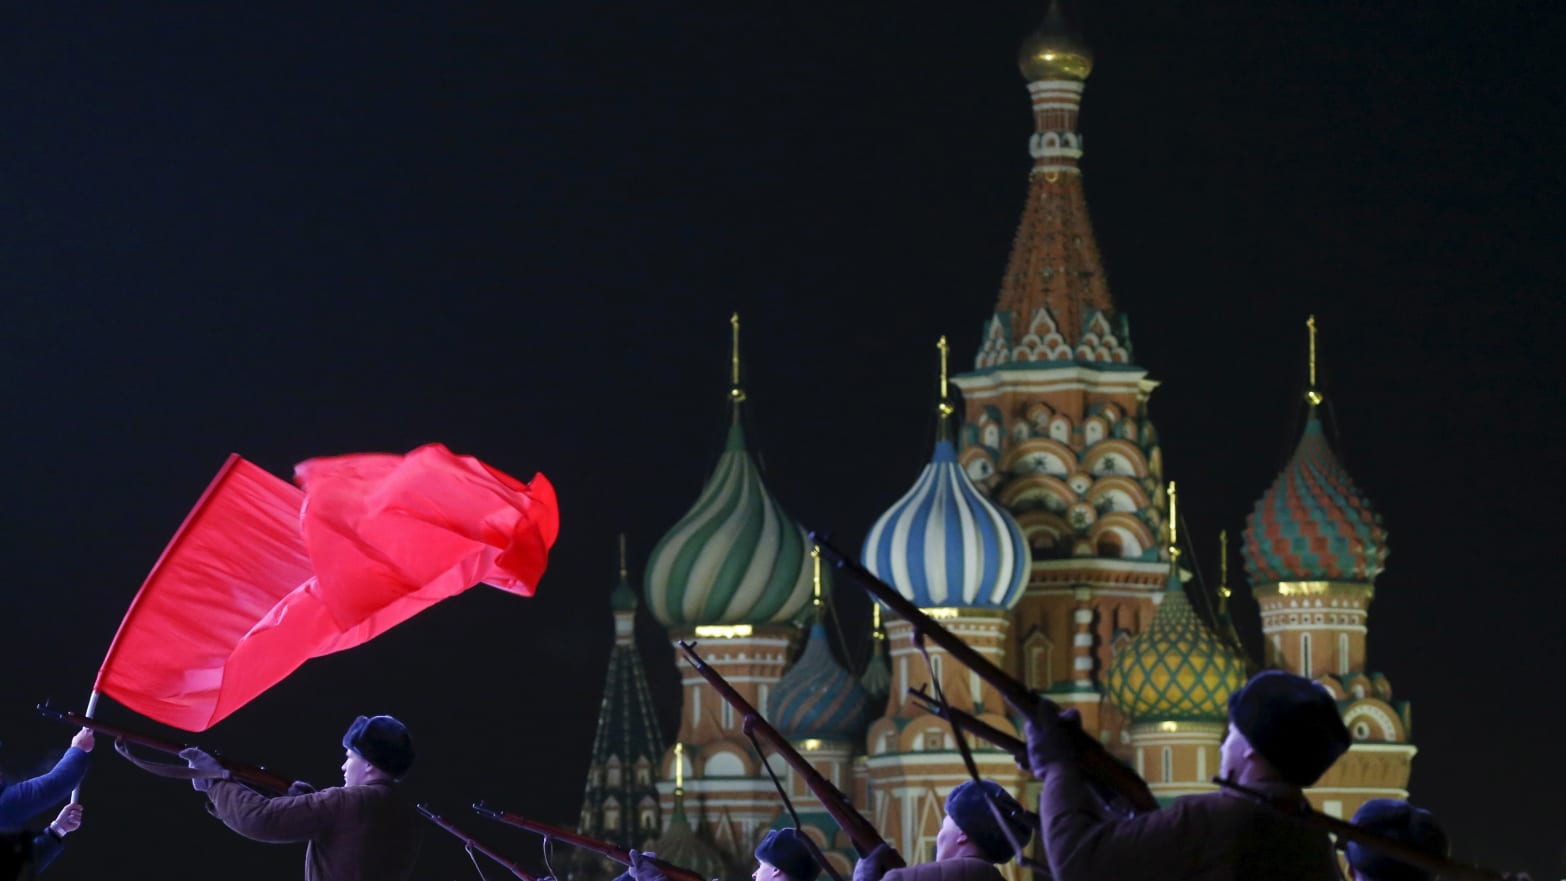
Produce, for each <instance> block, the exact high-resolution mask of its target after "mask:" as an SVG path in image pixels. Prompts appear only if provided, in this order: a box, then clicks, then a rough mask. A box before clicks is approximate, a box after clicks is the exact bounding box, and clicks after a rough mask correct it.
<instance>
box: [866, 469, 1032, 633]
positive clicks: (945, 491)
mask: <svg viewBox="0 0 1566 881" xmlns="http://www.w3.org/2000/svg"><path fill="white" fill-rule="evenodd" d="M860 557H861V562H863V563H864V566H865V568H867V569H869V570H870V571H871V572H874V573H875V574H876V575H877V576H878V577H879V578H880V579H881V580H882V581H885V582H887V583H888V584H890V585H892V586H893V587H895V588H897V590H898V592H899V593H901V594H902V595H903V596H905V597H907V598H908V599H909V600H910V601H912V602H913V603H914V604H915V605H917V606H921V607H924V608H936V607H960V608H973V609H1010V608H1011V607H1012V606H1014V605H1016V603H1017V599H1018V597H1020V596H1022V588H1023V586H1024V585H1025V584H1027V581H1028V568H1029V566H1030V565H1031V564H1032V554H1031V552H1030V551H1029V549H1028V543H1027V541H1026V540H1024V538H1023V536H1022V529H1021V528H1019V527H1018V526H1017V521H1015V520H1013V519H1011V515H1010V514H1008V513H1006V511H1005V509H1003V508H1001V507H1000V506H998V505H996V504H995V503H993V502H991V501H990V500H989V499H987V498H985V497H984V494H983V493H981V492H979V490H978V488H977V487H975V486H974V485H973V481H971V480H969V479H968V475H966V474H964V473H963V471H962V468H961V467H959V466H958V464H957V450H956V448H955V447H953V446H952V442H951V441H950V440H945V439H942V440H940V441H938V442H936V444H935V456H934V458H933V459H932V460H931V461H930V464H929V465H926V466H925V468H924V473H923V474H921V475H919V482H918V483H915V484H914V486H913V489H910V490H909V491H908V493H907V494H906V495H904V496H903V497H902V498H901V499H899V500H898V501H897V504H895V505H893V506H892V507H891V509H889V510H888V511H887V512H886V513H885V514H882V515H881V517H880V519H879V520H877V521H876V522H875V526H873V527H872V528H871V529H870V536H869V537H868V538H867V539H865V547H864V552H863V553H862V554H861V555H860Z"/></svg>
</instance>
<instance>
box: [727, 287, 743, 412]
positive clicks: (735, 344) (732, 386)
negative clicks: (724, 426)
mask: <svg viewBox="0 0 1566 881" xmlns="http://www.w3.org/2000/svg"><path fill="white" fill-rule="evenodd" d="M729 327H730V333H729V400H730V401H731V402H733V404H734V418H736V419H738V418H739V405H740V404H742V403H744V401H745V389H744V388H743V387H741V386H740V354H739V352H740V349H739V327H740V321H739V313H738V312H735V313H734V314H733V315H730V316H729Z"/></svg>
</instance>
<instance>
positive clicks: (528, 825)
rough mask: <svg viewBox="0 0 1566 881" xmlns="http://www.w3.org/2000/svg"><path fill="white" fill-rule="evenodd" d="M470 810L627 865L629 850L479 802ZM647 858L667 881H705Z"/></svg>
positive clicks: (654, 858)
mask: <svg viewBox="0 0 1566 881" xmlns="http://www.w3.org/2000/svg"><path fill="white" fill-rule="evenodd" d="M473 810H474V812H475V813H477V814H479V815H480V816H484V817H488V818H490V819H491V820H499V821H500V822H502V823H505V824H506V825H507V826H515V827H517V828H518V829H526V830H527V831H529V832H536V833H538V834H539V835H542V836H544V838H545V839H546V840H547V839H550V838H553V839H555V840H557V841H563V842H565V843H566V844H569V845H571V846H573V847H580V848H581V849H583V850H586V851H591V852H592V853H596V854H598V855H599V856H601V857H605V858H608V859H611V860H613V861H615V862H617V863H619V864H620V865H622V866H629V865H630V864H631V852H630V851H628V850H625V849H623V848H619V847H615V846H614V845H612V844H610V843H609V842H607V841H599V840H598V839H596V838H588V837H587V836H586V835H579V834H577V833H575V832H572V831H571V830H570V829H566V828H564V827H561V826H553V825H550V824H549V823H544V822H541V821H539V820H530V819H528V818H527V817H524V816H522V815H520V814H510V813H507V812H505V811H499V810H496V809H494V808H492V807H489V806H488V805H486V804H484V803H483V802H475V803H474V804H473ZM647 859H648V860H650V861H651V862H652V864H653V865H655V866H657V867H658V869H659V871H661V872H663V874H664V875H666V876H667V877H668V878H669V881H707V879H706V878H703V877H702V876H700V875H698V874H696V873H695V872H693V871H691V870H690V869H687V868H684V867H683V866H676V865H674V864H673V863H666V862H664V861H663V860H660V859H658V858H657V857H647Z"/></svg>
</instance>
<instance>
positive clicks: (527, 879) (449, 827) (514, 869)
mask: <svg viewBox="0 0 1566 881" xmlns="http://www.w3.org/2000/svg"><path fill="white" fill-rule="evenodd" d="M416 807H418V809H419V813H421V814H423V815H424V818H425V819H427V820H429V821H430V822H431V823H434V824H435V825H437V826H439V827H440V828H442V829H445V830H446V831H447V832H450V833H451V834H452V835H455V836H456V837H457V838H458V839H459V840H461V841H462V843H463V844H465V845H467V849H468V850H476V851H478V852H479V853H481V854H483V855H484V856H487V857H489V858H490V859H492V860H494V861H495V862H497V863H499V864H501V865H502V866H505V867H506V868H507V869H510V870H511V874H513V875H515V876H517V877H518V878H521V879H522V881H538V878H537V876H535V875H533V874H532V873H531V872H529V871H527V870H526V869H524V868H522V867H521V866H519V865H517V864H516V863H515V862H513V861H512V860H509V859H507V858H506V857H503V856H501V855H500V854H498V853H495V851H493V850H491V849H490V848H488V847H486V846H485V845H484V843H483V842H481V841H479V840H478V839H477V838H474V837H473V836H471V835H469V834H468V833H466V832H463V831H462V830H461V829H458V828H457V827H456V826H455V825H454V824H453V823H452V822H451V821H450V820H447V819H446V818H445V817H442V816H441V815H440V814H437V813H435V812H434V811H432V810H430V808H429V805H425V804H420V805H417V806H416Z"/></svg>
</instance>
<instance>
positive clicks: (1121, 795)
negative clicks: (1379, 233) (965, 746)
mask: <svg viewBox="0 0 1566 881" xmlns="http://www.w3.org/2000/svg"><path fill="white" fill-rule="evenodd" d="M810 540H811V541H813V542H815V543H816V546H817V547H819V548H821V552H822V553H823V554H826V555H828V556H829V557H831V558H832V559H833V561H834V562H835V564H836V565H837V567H838V568H839V569H843V570H845V571H846V572H848V574H849V575H852V576H853V578H854V580H855V581H858V582H859V584H860V586H861V587H863V588H864V589H865V590H866V591H867V592H869V594H870V595H871V596H872V597H874V598H875V599H877V600H879V601H880V602H881V604H882V605H884V606H886V607H887V608H888V609H891V610H892V611H893V612H895V613H897V615H898V617H900V618H902V619H903V620H904V621H907V622H908V623H909V624H910V625H912V626H913V629H914V635H915V637H916V638H918V639H927V640H929V641H931V642H933V643H935V644H936V645H938V646H940V647H941V648H942V649H944V650H945V652H946V653H947V654H948V655H951V656H952V658H953V659H955V660H956V661H957V662H959V663H961V664H962V665H963V666H965V667H967V668H968V669H969V670H972V671H973V672H974V673H975V674H977V675H978V677H979V678H980V679H982V680H984V681H985V682H986V683H988V684H989V685H990V687H991V688H994V689H995V690H996V691H998V692H1000V694H1001V697H1003V698H1005V700H1006V702H1007V703H1008V704H1010V705H1011V706H1012V707H1013V708H1014V709H1015V710H1016V711H1017V712H1018V713H1021V714H1023V716H1024V717H1025V718H1032V717H1033V714H1034V713H1036V712H1037V711H1038V708H1039V705H1040V701H1041V698H1040V697H1039V695H1037V694H1035V693H1034V692H1033V691H1032V690H1030V689H1029V688H1028V687H1027V686H1026V685H1024V684H1023V683H1021V682H1019V681H1017V680H1016V679H1015V678H1013V677H1012V676H1011V675H1009V674H1008V673H1006V671H1004V670H1002V669H1001V668H1000V667H998V666H996V665H995V664H994V662H992V661H990V659H989V658H986V657H984V656H983V655H981V654H979V653H978V652H976V651H974V650H973V647H972V646H969V645H968V644H967V643H966V642H963V641H962V639H961V638H960V637H958V636H957V635H956V634H954V633H952V632H951V631H950V630H947V629H946V628H945V627H943V626H941V624H940V623H939V622H937V621H936V620H935V619H933V618H931V617H930V616H929V615H926V614H925V613H924V611H923V610H921V609H920V608H919V607H918V606H916V605H914V604H913V603H912V602H910V601H909V600H908V599H907V598H906V597H904V596H903V595H902V594H900V593H898V592H897V590H896V589H895V588H893V587H892V586H891V585H889V584H887V583H886V582H884V581H882V580H881V579H880V578H877V577H876V575H875V573H873V572H871V571H870V570H868V569H866V568H865V567H864V566H861V565H860V564H859V563H858V562H856V561H854V560H853V559H851V558H850V557H849V556H848V555H846V554H844V553H843V552H842V551H840V550H838V549H837V548H836V547H835V546H833V544H832V543H831V541H830V540H829V539H827V538H825V537H824V536H822V535H821V534H819V533H815V532H812V533H811V534H810ZM1066 730H1067V731H1069V732H1070V733H1071V740H1072V744H1073V746H1075V747H1076V753H1077V763H1078V765H1079V766H1080V767H1081V768H1082V772H1083V773H1084V774H1086V775H1087V778H1088V781H1089V782H1090V783H1091V784H1093V787H1094V789H1095V790H1096V791H1097V792H1098V794H1099V797H1100V798H1101V799H1102V800H1104V802H1105V803H1106V805H1108V806H1109V807H1110V808H1112V809H1115V810H1117V811H1119V812H1121V813H1125V814H1141V813H1147V812H1148V811H1154V810H1157V809H1158V799H1156V798H1154V797H1153V792H1152V790H1150V789H1148V788H1147V781H1145V780H1143V779H1142V778H1141V777H1138V776H1137V774H1136V772H1135V771H1133V770H1131V769H1130V768H1128V767H1126V766H1125V765H1124V764H1123V763H1122V762H1121V761H1120V760H1119V759H1117V758H1115V757H1114V756H1112V755H1110V754H1109V751H1108V750H1106V749H1105V748H1104V745H1103V744H1101V743H1099V742H1098V740H1097V739H1095V738H1093V737H1089V736H1088V735H1087V734H1086V733H1085V732H1084V731H1082V729H1081V728H1080V727H1079V726H1074V725H1068V726H1066ZM997 746H1000V744H997ZM1002 748H1003V749H1005V748H1006V747H1004V746H1002ZM1025 751H1026V750H1024V752H1025Z"/></svg>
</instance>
